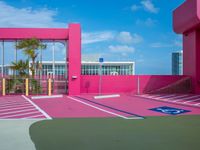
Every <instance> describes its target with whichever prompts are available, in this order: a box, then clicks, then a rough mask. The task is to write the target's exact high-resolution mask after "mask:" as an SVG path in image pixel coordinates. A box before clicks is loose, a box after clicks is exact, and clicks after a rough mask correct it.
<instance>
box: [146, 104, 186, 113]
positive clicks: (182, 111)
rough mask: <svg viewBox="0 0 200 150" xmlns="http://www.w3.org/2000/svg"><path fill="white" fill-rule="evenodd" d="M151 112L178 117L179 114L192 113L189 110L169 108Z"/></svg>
mask: <svg viewBox="0 0 200 150" xmlns="http://www.w3.org/2000/svg"><path fill="white" fill-rule="evenodd" d="M149 110H152V111H156V112H160V113H164V114H170V115H178V114H182V113H187V112H190V111H189V110H184V109H179V108H173V107H167V106H163V107H157V108H152V109H149Z"/></svg>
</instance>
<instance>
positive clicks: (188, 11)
mask: <svg viewBox="0 0 200 150" xmlns="http://www.w3.org/2000/svg"><path fill="white" fill-rule="evenodd" d="M199 5H200V1H199V0H187V1H185V2H184V3H183V4H182V5H180V6H179V7H178V8H177V9H175V10H174V12H173V27H174V31H175V32H176V33H184V32H187V31H189V30H193V29H195V28H196V26H197V25H198V24H199V23H200V7H197V6H199Z"/></svg>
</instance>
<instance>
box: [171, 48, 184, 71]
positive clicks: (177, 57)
mask: <svg viewBox="0 0 200 150" xmlns="http://www.w3.org/2000/svg"><path fill="white" fill-rule="evenodd" d="M182 74H183V51H179V52H173V53H172V75H182Z"/></svg>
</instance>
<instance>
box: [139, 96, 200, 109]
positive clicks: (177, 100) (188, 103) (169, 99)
mask: <svg viewBox="0 0 200 150" xmlns="http://www.w3.org/2000/svg"><path fill="white" fill-rule="evenodd" d="M186 96H189V95H181V96H178V98H179V99H175V100H172V98H168V99H162V98H153V97H150V96H145V95H139V97H144V98H149V99H152V100H157V101H164V102H169V103H175V104H184V105H189V106H198V107H199V106H200V103H197V104H190V102H195V101H198V100H200V98H199V99H194V100H189V99H191V98H195V97H199V96H200V95H195V96H190V97H187V98H181V97H186ZM176 98H177V97H176ZM182 100H189V101H186V102H180V101H182Z"/></svg>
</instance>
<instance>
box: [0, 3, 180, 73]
mask: <svg viewBox="0 0 200 150" xmlns="http://www.w3.org/2000/svg"><path fill="white" fill-rule="evenodd" d="M183 2H184V0H176V1H175V0H84V1H83V0H3V1H1V0H0V8H1V12H0V18H1V19H0V27H67V24H68V23H70V22H79V23H80V24H81V26H82V31H83V34H82V36H83V38H82V58H83V59H84V60H98V57H104V59H105V61H135V62H136V73H137V74H171V52H173V51H179V50H182V37H181V36H180V35H176V34H175V33H174V32H173V29H172V11H173V10H174V9H175V8H176V7H178V6H179V5H180V4H181V3H183Z"/></svg>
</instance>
